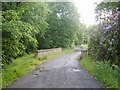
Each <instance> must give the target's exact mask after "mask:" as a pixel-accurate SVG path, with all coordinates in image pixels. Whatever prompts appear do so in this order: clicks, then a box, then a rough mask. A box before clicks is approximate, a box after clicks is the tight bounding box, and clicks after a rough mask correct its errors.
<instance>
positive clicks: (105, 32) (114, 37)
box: [89, 2, 120, 66]
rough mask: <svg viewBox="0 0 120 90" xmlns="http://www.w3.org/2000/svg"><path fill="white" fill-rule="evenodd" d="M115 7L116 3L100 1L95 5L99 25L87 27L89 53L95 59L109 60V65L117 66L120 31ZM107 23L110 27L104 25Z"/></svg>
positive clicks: (119, 53) (119, 60)
mask: <svg viewBox="0 0 120 90" xmlns="http://www.w3.org/2000/svg"><path fill="white" fill-rule="evenodd" d="M119 3H120V2H119ZM112 4H113V6H112ZM108 6H109V7H108ZM116 8H117V3H115V4H114V2H111V3H109V2H107V3H103V2H102V3H100V4H98V6H97V7H96V13H97V17H98V20H99V21H100V22H99V25H97V26H92V27H90V28H89V29H90V30H89V32H90V33H89V36H90V43H89V55H91V56H92V57H94V58H95V59H96V60H100V61H110V63H111V65H112V64H116V65H118V66H119V62H120V58H119V56H120V50H119V36H120V32H119V28H118V17H117V15H116V13H115V9H116ZM110 13H112V14H110ZM104 14H105V15H106V14H108V15H109V17H108V16H107V17H106V16H105V15H104ZM107 25H108V27H110V28H105V27H104V26H106V27H107Z"/></svg>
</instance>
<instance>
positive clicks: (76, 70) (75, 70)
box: [72, 69, 82, 72]
mask: <svg viewBox="0 0 120 90" xmlns="http://www.w3.org/2000/svg"><path fill="white" fill-rule="evenodd" d="M72 71H73V72H80V71H82V70H79V69H72Z"/></svg>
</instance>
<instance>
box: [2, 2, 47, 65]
mask: <svg viewBox="0 0 120 90" xmlns="http://www.w3.org/2000/svg"><path fill="white" fill-rule="evenodd" d="M41 12H42V13H41ZM48 13H49V8H48V7H47V3H27V2H3V3H2V38H3V39H2V42H3V45H2V50H3V51H2V58H3V64H9V63H10V62H11V61H12V59H14V58H16V57H18V56H21V55H24V54H25V53H30V52H32V51H34V50H35V49H37V44H38V42H37V39H36V36H37V34H39V33H40V35H41V36H42V35H43V33H44V30H45V29H46V28H47V26H48V24H47V22H46V21H45V19H46V17H47V15H48Z"/></svg>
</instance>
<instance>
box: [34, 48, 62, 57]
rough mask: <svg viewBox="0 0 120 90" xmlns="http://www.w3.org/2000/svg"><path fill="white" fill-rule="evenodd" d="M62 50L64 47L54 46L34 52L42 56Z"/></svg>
mask: <svg viewBox="0 0 120 90" xmlns="http://www.w3.org/2000/svg"><path fill="white" fill-rule="evenodd" d="M61 50H62V48H52V49H43V50H36V51H35V52H34V53H35V56H37V57H41V56H45V55H48V54H52V53H54V52H60V51H61Z"/></svg>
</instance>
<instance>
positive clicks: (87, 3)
mask: <svg viewBox="0 0 120 90" xmlns="http://www.w3.org/2000/svg"><path fill="white" fill-rule="evenodd" d="M101 1H102V0H74V1H73V2H74V3H75V6H76V7H77V8H78V12H79V13H80V17H81V20H82V22H83V23H85V24H86V25H92V24H95V23H96V22H95V13H94V9H95V7H96V4H94V3H100V2H101Z"/></svg>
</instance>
